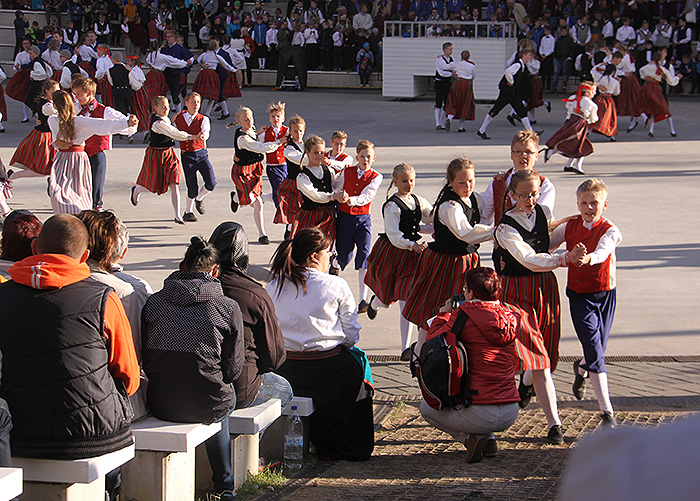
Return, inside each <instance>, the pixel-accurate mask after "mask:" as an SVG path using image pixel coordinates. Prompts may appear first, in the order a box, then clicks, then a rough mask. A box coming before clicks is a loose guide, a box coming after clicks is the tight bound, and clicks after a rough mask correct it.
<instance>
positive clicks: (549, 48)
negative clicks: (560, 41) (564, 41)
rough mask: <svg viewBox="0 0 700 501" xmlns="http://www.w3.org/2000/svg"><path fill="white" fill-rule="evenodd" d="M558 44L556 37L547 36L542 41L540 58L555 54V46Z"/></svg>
mask: <svg viewBox="0 0 700 501" xmlns="http://www.w3.org/2000/svg"><path fill="white" fill-rule="evenodd" d="M556 43H557V39H556V38H555V37H554V35H546V36H544V37H542V40H540V56H542V57H547V56H549V55H550V54H554V44H556Z"/></svg>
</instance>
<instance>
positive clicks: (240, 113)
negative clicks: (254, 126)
mask: <svg viewBox="0 0 700 501" xmlns="http://www.w3.org/2000/svg"><path fill="white" fill-rule="evenodd" d="M245 113H250V114H251V115H252V114H253V110H251V109H250V108H248V107H247V106H241V107H240V108H238V110H237V111H236V121H238V117H241V116H243V115H244V114H245Z"/></svg>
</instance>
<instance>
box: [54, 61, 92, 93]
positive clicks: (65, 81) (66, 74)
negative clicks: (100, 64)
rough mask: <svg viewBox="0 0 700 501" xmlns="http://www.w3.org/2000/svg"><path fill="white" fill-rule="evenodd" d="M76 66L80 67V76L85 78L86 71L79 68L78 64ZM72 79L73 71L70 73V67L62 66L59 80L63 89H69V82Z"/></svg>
mask: <svg viewBox="0 0 700 501" xmlns="http://www.w3.org/2000/svg"><path fill="white" fill-rule="evenodd" d="M78 68H79V69H80V74H81V75H82V76H84V77H85V78H87V76H88V73H87V71H85V70H84V69H82V68H80V66H78ZM72 81H73V73H71V70H70V68H67V67H65V66H64V67H63V70H62V71H61V82H60V84H61V88H62V89H65V90H69V89H70V84H71V82H72Z"/></svg>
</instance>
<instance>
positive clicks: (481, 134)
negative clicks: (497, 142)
mask: <svg viewBox="0 0 700 501" xmlns="http://www.w3.org/2000/svg"><path fill="white" fill-rule="evenodd" d="M476 135H477V136H479V137H480V138H481V139H491V138H490V137H489V136H487V135H486V132H481V131H480V130H478V131H476Z"/></svg>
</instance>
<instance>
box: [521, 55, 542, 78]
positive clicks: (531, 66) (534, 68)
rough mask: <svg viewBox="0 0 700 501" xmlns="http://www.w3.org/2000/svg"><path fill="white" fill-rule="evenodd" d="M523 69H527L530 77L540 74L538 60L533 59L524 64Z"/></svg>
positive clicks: (540, 64) (540, 65)
mask: <svg viewBox="0 0 700 501" xmlns="http://www.w3.org/2000/svg"><path fill="white" fill-rule="evenodd" d="M525 67H526V68H527V71H528V72H529V73H530V75H537V74H538V73H539V72H540V68H541V67H542V63H540V60H539V59H536V58H534V57H533V58H532V59H530V60H529V61H528V62H527V63H525Z"/></svg>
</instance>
